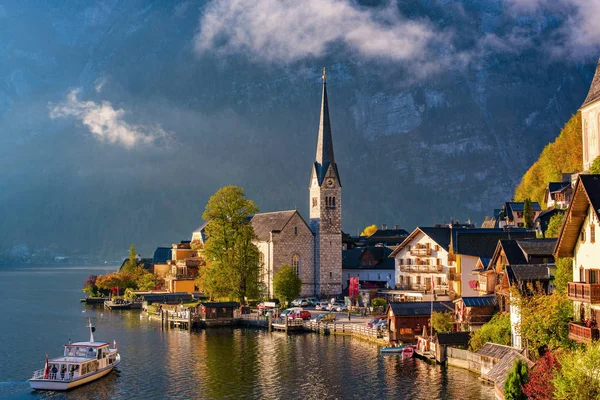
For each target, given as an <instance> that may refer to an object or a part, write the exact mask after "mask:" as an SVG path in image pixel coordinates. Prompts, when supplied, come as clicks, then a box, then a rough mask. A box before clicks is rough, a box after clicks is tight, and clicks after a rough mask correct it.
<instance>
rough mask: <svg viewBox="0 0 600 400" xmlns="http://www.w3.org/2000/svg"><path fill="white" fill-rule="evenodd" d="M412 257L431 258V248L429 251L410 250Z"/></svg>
mask: <svg viewBox="0 0 600 400" xmlns="http://www.w3.org/2000/svg"><path fill="white" fill-rule="evenodd" d="M410 255H411V256H430V255H431V248H429V249H427V248H422V249H416V248H412V249H410Z"/></svg>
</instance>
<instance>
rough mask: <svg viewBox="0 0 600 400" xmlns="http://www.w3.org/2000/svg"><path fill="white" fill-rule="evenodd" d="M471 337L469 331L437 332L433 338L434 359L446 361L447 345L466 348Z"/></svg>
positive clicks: (440, 361) (441, 361)
mask: <svg viewBox="0 0 600 400" xmlns="http://www.w3.org/2000/svg"><path fill="white" fill-rule="evenodd" d="M470 339H471V332H439V333H437V334H436V335H435V338H434V339H433V343H434V346H432V347H433V349H434V353H435V360H436V361H437V362H439V363H445V362H446V350H447V349H448V347H455V348H458V349H467V348H468V347H469V340H470Z"/></svg>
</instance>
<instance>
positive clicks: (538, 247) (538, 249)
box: [517, 238, 556, 256]
mask: <svg viewBox="0 0 600 400" xmlns="http://www.w3.org/2000/svg"><path fill="white" fill-rule="evenodd" d="M517 244H518V245H519V247H520V248H521V250H523V253H525V254H526V255H528V256H552V255H553V253H554V247H556V238H548V239H537V238H536V239H523V240H517Z"/></svg>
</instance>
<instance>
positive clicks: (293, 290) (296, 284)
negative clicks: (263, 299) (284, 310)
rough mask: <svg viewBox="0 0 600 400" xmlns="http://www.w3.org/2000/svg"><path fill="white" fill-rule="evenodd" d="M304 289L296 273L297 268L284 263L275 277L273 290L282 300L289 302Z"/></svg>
mask: <svg viewBox="0 0 600 400" xmlns="http://www.w3.org/2000/svg"><path fill="white" fill-rule="evenodd" d="M301 290H302V281H301V280H300V278H299V277H298V274H296V270H295V268H294V267H293V266H291V265H289V264H283V265H282V266H281V268H280V269H279V271H277V273H276V274H275V276H274V277H273V291H274V292H275V296H276V297H277V298H279V300H280V301H282V302H283V303H285V304H287V303H288V301H290V300H292V299H295V298H296V297H298V296H299V295H300V291H301Z"/></svg>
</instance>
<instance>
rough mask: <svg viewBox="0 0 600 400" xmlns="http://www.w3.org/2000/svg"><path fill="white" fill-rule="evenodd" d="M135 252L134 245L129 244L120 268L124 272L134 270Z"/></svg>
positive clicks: (136, 265) (135, 266)
mask: <svg viewBox="0 0 600 400" xmlns="http://www.w3.org/2000/svg"><path fill="white" fill-rule="evenodd" d="M137 267H138V264H137V252H136V250H135V246H134V245H130V246H129V257H128V260H127V262H126V263H125V265H123V268H122V270H123V271H125V272H135V270H136V269H137Z"/></svg>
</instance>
